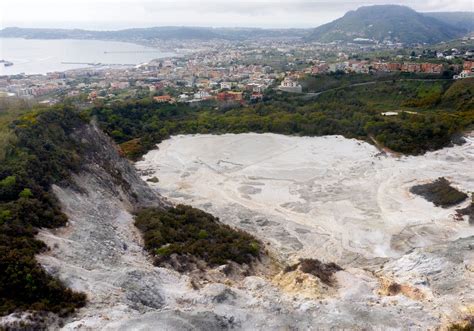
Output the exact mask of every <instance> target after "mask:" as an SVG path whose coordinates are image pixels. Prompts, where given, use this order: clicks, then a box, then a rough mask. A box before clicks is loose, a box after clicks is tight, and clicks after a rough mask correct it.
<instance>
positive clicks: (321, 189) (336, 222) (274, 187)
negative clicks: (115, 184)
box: [136, 134, 474, 264]
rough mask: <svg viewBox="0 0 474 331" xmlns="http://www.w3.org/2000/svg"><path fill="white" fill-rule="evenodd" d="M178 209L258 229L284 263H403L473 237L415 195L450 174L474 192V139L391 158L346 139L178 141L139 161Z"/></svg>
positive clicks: (260, 136)
mask: <svg viewBox="0 0 474 331" xmlns="http://www.w3.org/2000/svg"><path fill="white" fill-rule="evenodd" d="M136 167H137V168H138V169H139V170H141V171H142V174H146V175H145V176H143V178H144V179H147V178H151V177H153V176H156V177H158V178H159V183H157V184H153V183H150V185H151V186H152V187H154V188H156V189H157V190H158V191H159V192H160V193H161V194H162V195H164V196H166V197H168V198H169V199H170V200H171V201H172V202H174V203H186V204H191V205H193V206H197V207H200V208H202V209H204V210H207V211H209V212H211V213H213V214H215V215H217V216H219V217H221V219H222V221H223V222H226V223H229V224H232V225H235V226H238V227H241V228H244V229H247V230H250V231H252V232H254V233H255V234H257V235H258V236H259V237H260V238H263V239H265V240H266V241H268V242H270V243H271V246H272V245H273V246H274V247H276V248H275V252H276V253H277V254H280V255H282V256H283V257H285V258H293V259H294V258H297V257H302V256H304V257H319V258H323V259H324V260H327V261H335V262H338V263H342V264H347V263H349V262H350V261H351V259H354V258H356V257H357V258H358V259H360V258H361V257H362V258H365V259H368V260H370V259H374V258H388V257H391V258H393V257H399V256H401V255H403V254H404V253H406V252H407V251H409V250H410V249H412V248H415V247H424V246H427V245H431V244H435V243H443V242H447V241H452V240H454V239H456V238H459V237H467V236H470V235H473V234H474V227H472V226H469V225H468V223H467V222H466V221H464V222H456V221H454V220H453V215H454V211H455V209H456V208H459V207H464V206H465V205H467V203H468V202H467V201H466V203H464V204H462V205H461V206H456V207H453V208H449V209H443V208H438V207H435V206H434V205H433V204H432V203H430V202H428V201H426V200H425V199H423V198H422V197H419V196H415V195H413V194H411V193H410V192H409V189H410V187H412V186H413V185H416V184H420V183H424V182H427V181H432V180H434V179H436V178H438V177H441V176H444V177H446V178H448V179H449V180H450V181H452V183H453V185H454V186H456V187H458V188H459V189H461V190H463V191H465V192H472V191H474V142H473V140H472V139H469V141H468V143H466V144H465V145H463V146H457V147H454V148H446V149H443V150H440V151H437V152H433V153H427V154H426V155H424V156H417V157H401V158H394V157H387V156H383V155H380V153H379V151H378V150H377V149H376V148H375V147H374V146H372V145H369V144H366V143H363V142H360V141H357V140H349V139H345V138H343V137H340V136H327V137H289V136H282V135H275V134H241V135H234V134H226V135H220V136H213V135H197V136H176V137H172V138H171V139H169V140H166V141H164V142H163V143H162V144H160V145H159V148H158V149H156V150H154V151H151V152H149V153H148V154H147V155H145V157H144V159H143V161H140V162H138V163H137V164H136Z"/></svg>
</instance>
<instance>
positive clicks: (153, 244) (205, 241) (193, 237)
mask: <svg viewBox="0 0 474 331" xmlns="http://www.w3.org/2000/svg"><path fill="white" fill-rule="evenodd" d="M135 225H136V226H137V227H138V228H139V229H140V230H141V232H142V233H143V237H144V239H145V247H146V249H147V250H148V251H150V252H151V253H153V254H154V255H155V256H157V259H156V263H157V264H158V265H160V264H161V263H163V262H166V261H167V259H168V258H169V257H170V256H171V255H172V254H177V255H180V256H187V255H191V256H194V257H196V258H199V259H201V260H204V261H206V262H207V263H208V264H209V265H211V266H216V265H221V264H225V263H227V262H228V261H234V262H237V263H250V262H252V261H253V260H254V259H255V258H256V257H258V255H259V254H260V244H259V243H258V241H257V240H256V239H255V238H254V237H252V236H251V235H249V234H247V233H245V232H243V231H239V230H236V229H233V228H231V227H229V226H228V225H225V224H222V223H221V222H219V220H218V219H217V218H215V217H214V216H212V215H211V214H208V213H205V212H203V211H201V210H199V209H195V208H192V207H189V206H183V205H178V206H176V207H172V208H168V209H158V208H147V209H143V210H141V211H140V212H138V213H137V215H136V218H135Z"/></svg>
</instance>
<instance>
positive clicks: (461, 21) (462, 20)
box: [423, 11, 474, 32]
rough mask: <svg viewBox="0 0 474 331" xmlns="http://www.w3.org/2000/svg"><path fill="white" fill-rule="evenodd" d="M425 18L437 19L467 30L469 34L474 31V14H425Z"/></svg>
mask: <svg viewBox="0 0 474 331" xmlns="http://www.w3.org/2000/svg"><path fill="white" fill-rule="evenodd" d="M423 15H425V16H429V17H433V18H436V19H437V20H439V21H442V22H444V23H447V24H450V25H454V26H457V27H459V28H462V29H466V30H467V31H468V32H472V31H474V12H472V11H471V12H439V13H423Z"/></svg>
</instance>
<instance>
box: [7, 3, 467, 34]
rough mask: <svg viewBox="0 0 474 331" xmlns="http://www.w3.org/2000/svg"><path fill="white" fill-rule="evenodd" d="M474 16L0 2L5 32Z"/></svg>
mask: <svg viewBox="0 0 474 331" xmlns="http://www.w3.org/2000/svg"><path fill="white" fill-rule="evenodd" d="M387 3H396V4H403V5H407V6H410V7H412V8H413V9H416V10H418V11H474V0H415V1H413V0H392V1H384V0H373V1H358V0H344V1H341V0H332V1H331V0H326V1H321V0H263V1H259V0H257V1H252V0H164V1H163V0H154V1H153V0H0V7H1V11H0V25H1V27H8V26H20V27H57V28H59V27H61V28H84V29H100V30H105V29H120V28H128V27H150V26H163V25H179V26H226V27H229V26H230V27H234V26H235V27H238V26H248V27H275V28H283V27H315V26H318V25H321V24H323V23H326V22H329V21H332V20H334V19H336V18H338V17H340V16H342V15H343V14H344V13H345V12H346V11H348V10H352V9H356V8H358V7H360V6H364V5H373V4H387Z"/></svg>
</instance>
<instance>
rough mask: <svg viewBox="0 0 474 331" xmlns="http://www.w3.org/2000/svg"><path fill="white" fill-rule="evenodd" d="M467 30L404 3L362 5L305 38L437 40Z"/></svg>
mask: <svg viewBox="0 0 474 331" xmlns="http://www.w3.org/2000/svg"><path fill="white" fill-rule="evenodd" d="M465 33H467V31H466V30H465V29H463V28H460V27H456V26H453V25H450V24H447V23H445V22H443V21H440V20H439V19H436V18H433V17H430V16H427V15H423V14H421V13H418V12H416V11H414V10H413V9H411V8H409V7H405V6H398V5H376V6H367V7H361V8H359V9H357V10H355V11H350V12H348V13H346V14H345V15H344V16H343V17H341V18H339V19H337V20H335V21H333V22H330V23H327V24H324V25H322V26H320V27H318V28H316V29H314V30H313V32H312V33H311V35H310V36H309V37H308V40H314V41H321V42H332V41H336V40H342V41H353V40H354V39H356V38H363V39H372V40H375V41H383V40H386V39H389V40H392V41H398V42H403V43H408V44H411V43H437V42H440V41H444V40H450V39H454V38H457V37H459V36H461V35H463V34H465Z"/></svg>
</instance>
